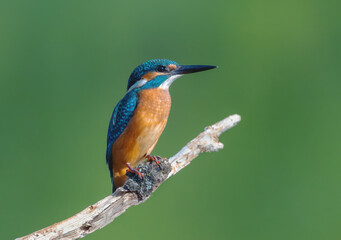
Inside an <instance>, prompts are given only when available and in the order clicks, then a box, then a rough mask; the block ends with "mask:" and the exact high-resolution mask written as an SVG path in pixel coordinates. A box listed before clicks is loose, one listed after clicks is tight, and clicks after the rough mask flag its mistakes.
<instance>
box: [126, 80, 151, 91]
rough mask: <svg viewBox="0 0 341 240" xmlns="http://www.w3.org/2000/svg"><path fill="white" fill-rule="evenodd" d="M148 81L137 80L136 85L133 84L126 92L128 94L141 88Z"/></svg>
mask: <svg viewBox="0 0 341 240" xmlns="http://www.w3.org/2000/svg"><path fill="white" fill-rule="evenodd" d="M147 82H148V81H147V80H146V79H141V80H138V81H137V82H136V83H134V84H133V85H132V86H131V87H130V88H129V89H128V91H127V93H128V92H130V91H131V90H133V89H135V88H139V87H142V86H143V85H145V84H146V83H147Z"/></svg>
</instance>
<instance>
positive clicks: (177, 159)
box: [17, 115, 241, 240]
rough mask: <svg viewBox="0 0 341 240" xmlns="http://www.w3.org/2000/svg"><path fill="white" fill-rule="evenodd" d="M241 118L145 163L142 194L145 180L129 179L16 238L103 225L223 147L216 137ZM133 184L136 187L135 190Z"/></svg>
mask: <svg viewBox="0 0 341 240" xmlns="http://www.w3.org/2000/svg"><path fill="white" fill-rule="evenodd" d="M240 120H241V118H240V116H239V115H232V116H229V117H227V118H225V119H224V120H222V121H220V122H217V123H216V124H214V125H212V126H209V127H206V128H205V131H204V132H202V133H200V134H199V135H198V136H197V137H196V138H194V139H193V140H192V141H190V142H189V143H188V144H187V145H186V146H185V147H183V148H182V149H181V150H180V151H179V152H178V153H177V154H175V155H174V156H173V157H171V158H170V159H169V160H168V161H165V160H163V159H161V167H159V168H156V167H155V166H156V164H154V165H153V164H145V165H146V166H147V167H146V168H145V169H144V171H148V173H150V172H153V174H154V175H153V174H149V175H151V178H152V180H151V179H149V180H148V181H149V182H147V183H149V186H150V188H149V191H146V192H144V194H141V192H140V190H139V189H138V188H140V187H141V184H142V185H143V184H146V182H145V181H147V180H144V181H143V182H139V181H137V182H136V181H135V180H136V179H135V180H134V179H128V180H127V182H126V184H125V185H124V186H123V187H120V188H118V189H117V190H116V191H115V192H114V193H113V194H112V195H110V196H108V197H106V198H104V199H102V200H100V201H99V202H97V203H95V204H93V205H91V206H89V207H87V208H86V209H84V210H83V211H81V212H80V213H77V214H76V215H74V216H72V217H70V218H68V219H66V220H64V221H61V222H59V223H55V224H53V225H51V226H49V227H46V228H44V229H42V230H39V231H37V232H34V233H32V234H29V235H27V236H24V237H21V238H17V240H36V239H79V238H82V237H84V236H86V235H88V234H89V233H92V232H94V231H96V230H97V229H100V228H103V227H104V226H106V225H108V224H109V223H111V222H112V221H113V220H114V219H115V218H116V217H118V216H120V215H121V214H122V213H124V212H125V210H126V209H127V208H129V207H131V206H134V205H138V204H140V203H142V202H144V201H146V200H147V199H148V198H149V196H150V194H151V193H152V192H154V191H155V190H156V189H157V188H158V187H159V185H160V184H161V183H162V182H164V181H165V180H167V179H168V178H169V177H171V176H172V175H174V174H176V173H177V172H179V171H180V170H181V169H182V168H184V167H186V166H187V165H188V164H189V163H190V162H191V161H192V160H193V159H194V158H196V157H197V156H198V155H199V154H200V153H203V152H212V151H218V150H219V149H222V148H223V147H224V145H223V144H222V143H220V142H219V139H218V137H219V136H220V135H221V134H222V133H223V132H225V131H226V130H228V129H230V128H232V127H234V126H235V125H236V124H237V123H238V122H240ZM167 166H168V167H167ZM143 167H144V166H143ZM155 169H157V170H155ZM160 169H161V170H160ZM154 172H155V173H154ZM128 182H129V183H128ZM147 185H148V184H147ZM134 188H137V190H136V191H135V190H134Z"/></svg>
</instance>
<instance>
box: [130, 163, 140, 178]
mask: <svg viewBox="0 0 341 240" xmlns="http://www.w3.org/2000/svg"><path fill="white" fill-rule="evenodd" d="M126 166H127V167H128V169H127V172H131V173H134V174H136V175H137V176H138V177H139V178H140V179H142V178H143V174H142V173H141V172H140V171H139V169H138V168H136V169H134V168H133V167H132V166H130V165H129V164H128V163H126Z"/></svg>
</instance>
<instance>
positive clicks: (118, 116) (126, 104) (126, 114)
mask: <svg viewBox="0 0 341 240" xmlns="http://www.w3.org/2000/svg"><path fill="white" fill-rule="evenodd" d="M137 104H138V96H137V92H136V91H130V92H128V93H127V94H126V95H125V96H124V97H123V98H122V100H121V101H119V102H118V104H117V105H116V107H115V109H114V112H113V114H112V116H111V119H110V123H109V128H108V136H107V153H106V158H107V164H108V167H109V171H110V177H111V183H112V184H113V191H114V190H115V189H114V180H113V172H112V159H111V156H112V145H113V144H114V142H115V141H116V139H117V138H118V137H119V136H120V135H121V134H122V132H123V131H124V129H125V128H126V126H127V125H128V123H129V121H130V119H131V118H132V117H133V112H134V110H135V108H136V106H137Z"/></svg>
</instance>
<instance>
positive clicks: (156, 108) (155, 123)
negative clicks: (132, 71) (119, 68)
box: [131, 89, 171, 154]
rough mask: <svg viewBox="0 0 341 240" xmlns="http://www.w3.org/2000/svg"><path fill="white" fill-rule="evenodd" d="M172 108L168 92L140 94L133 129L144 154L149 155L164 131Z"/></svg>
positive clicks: (132, 123) (151, 91)
mask: <svg viewBox="0 0 341 240" xmlns="http://www.w3.org/2000/svg"><path fill="white" fill-rule="evenodd" d="M170 107H171V99H170V95H169V92H168V90H162V89H146V90H141V92H140V93H139V103H138V106H137V108H136V109H135V111H134V117H133V118H132V121H131V125H132V126H131V127H132V128H133V129H135V134H136V141H137V143H138V144H139V147H140V151H141V153H143V154H149V153H150V152H151V151H152V149H153V148H154V146H155V144H156V142H157V140H158V139H159V137H160V135H161V133H162V131H163V130H164V128H165V126H166V123H167V120H168V115H169V111H170Z"/></svg>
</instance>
